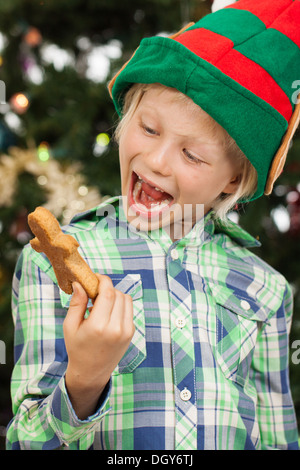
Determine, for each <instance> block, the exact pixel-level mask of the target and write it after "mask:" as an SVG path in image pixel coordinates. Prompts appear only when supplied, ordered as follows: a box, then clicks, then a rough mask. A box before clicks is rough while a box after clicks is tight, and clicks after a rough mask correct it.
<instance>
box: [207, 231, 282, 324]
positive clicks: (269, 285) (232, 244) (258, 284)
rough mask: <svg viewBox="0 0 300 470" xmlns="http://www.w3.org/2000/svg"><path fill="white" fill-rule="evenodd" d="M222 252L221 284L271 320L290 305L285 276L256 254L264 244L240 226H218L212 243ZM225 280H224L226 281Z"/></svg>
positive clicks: (219, 279) (219, 272)
mask: <svg viewBox="0 0 300 470" xmlns="http://www.w3.org/2000/svg"><path fill="white" fill-rule="evenodd" d="M212 243H213V245H214V246H215V248H214V250H216V251H217V252H218V253H220V256H219V266H218V268H219V271H218V284H219V286H220V285H222V287H224V288H225V289H230V291H231V292H234V294H235V295H236V296H238V297H240V298H241V299H242V298H243V299H246V300H249V302H250V303H253V304H256V305H257V306H260V307H261V308H262V309H263V310H264V311H265V314H266V317H267V318H270V317H271V316H272V315H273V314H274V313H275V312H276V311H278V309H280V308H281V306H282V304H283V303H290V299H291V288H290V286H289V283H288V282H287V280H286V279H285V277H284V276H283V275H282V274H281V273H279V272H278V271H277V270H276V269H275V268H274V267H272V266H271V265H270V264H269V263H267V262H266V261H265V260H263V259H262V258H261V257H259V256H258V255H257V254H255V253H254V252H253V250H252V249H253V248H255V247H258V246H260V243H259V242H258V241H257V240H256V239H255V238H253V237H252V236H251V235H249V234H248V233H247V232H246V231H245V230H244V229H242V228H241V227H239V226H238V225H237V224H234V223H233V222H230V224H229V225H227V226H226V227H225V228H222V227H218V229H217V230H216V232H215V236H214V237H213V240H212ZM222 279H223V280H224V281H222Z"/></svg>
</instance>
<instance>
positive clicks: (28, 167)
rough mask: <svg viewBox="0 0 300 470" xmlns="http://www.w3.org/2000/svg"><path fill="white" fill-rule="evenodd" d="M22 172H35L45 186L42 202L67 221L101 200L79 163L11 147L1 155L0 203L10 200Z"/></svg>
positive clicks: (62, 219)
mask: <svg viewBox="0 0 300 470" xmlns="http://www.w3.org/2000/svg"><path fill="white" fill-rule="evenodd" d="M23 172H28V173H31V174H32V175H34V177H35V178H36V181H37V183H38V184H39V185H41V186H42V187H43V188H44V189H45V191H46V193H47V198H48V200H47V203H46V204H45V205H44V206H45V207H47V209H49V210H50V211H51V212H52V213H53V214H54V215H55V216H56V217H57V218H60V219H61V221H62V223H68V222H69V221H70V219H71V218H72V217H73V216H74V215H75V214H77V213H79V212H83V211H85V210H88V209H90V208H92V207H95V206H96V205H97V204H99V203H100V202H101V200H102V197H101V195H100V194H99V191H98V189H97V188H94V187H89V186H88V185H87V184H86V181H85V178H84V177H83V175H82V174H81V166H80V164H79V163H72V164H68V165H66V164H64V165H62V164H60V163H59V162H58V161H57V160H55V159H54V158H49V160H48V161H46V162H43V161H40V160H39V158H38V152H37V150H36V149H25V150H24V149H21V148H18V147H11V148H10V149H9V152H8V155H6V154H5V155H0V181H1V185H0V206H6V207H8V206H9V205H10V204H11V203H12V201H13V198H14V194H15V191H16V187H17V181H18V176H19V175H20V174H22V173H23Z"/></svg>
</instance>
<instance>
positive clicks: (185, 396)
mask: <svg viewBox="0 0 300 470" xmlns="http://www.w3.org/2000/svg"><path fill="white" fill-rule="evenodd" d="M191 396H192V394H191V392H190V391H189V390H188V389H187V388H186V387H185V388H184V389H183V390H181V392H180V398H181V400H183V401H189V400H190V399H191Z"/></svg>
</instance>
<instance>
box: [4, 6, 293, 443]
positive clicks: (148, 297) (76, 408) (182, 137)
mask: <svg viewBox="0 0 300 470" xmlns="http://www.w3.org/2000/svg"><path fill="white" fill-rule="evenodd" d="M273 3H274V2H271V1H270V0H256V1H255V2H252V1H249V0H241V1H239V2H237V3H236V4H234V5H232V6H230V7H229V8H226V9H224V10H220V11H219V12H216V13H213V14H212V15H208V16H207V17H205V18H203V19H202V20H200V22H198V23H196V24H195V25H193V26H190V27H189V28H188V29H187V30H185V31H181V32H180V33H179V34H178V35H175V36H173V37H172V38H160V37H155V38H150V39H146V40H144V41H143V42H142V43H141V45H140V47H139V49H138V50H137V51H136V52H135V54H134V56H133V58H132V59H131V60H130V61H129V62H128V63H127V64H126V65H125V67H124V68H123V69H122V70H121V72H120V74H118V75H117V77H115V79H114V80H113V81H112V83H111V86H110V90H111V92H112V96H113V99H114V103H115V106H116V108H117V110H118V112H119V113H120V114H122V121H121V123H120V125H119V128H118V130H117V139H118V141H119V146H120V150H119V153H120V168H121V180H122V203H123V204H122V205H120V204H119V199H118V198H115V199H113V200H110V201H109V202H106V203H104V204H103V205H102V206H100V208H98V209H97V210H96V209H95V210H92V211H89V212H88V213H87V214H83V215H79V216H78V217H76V218H75V219H73V221H72V222H71V224H70V226H68V227H66V231H67V232H68V233H71V234H72V235H73V236H74V237H75V238H76V239H77V240H78V242H79V243H80V246H81V252H82V254H83V256H84V257H85V258H86V260H87V261H88V263H89V265H90V266H91V268H92V269H93V270H94V271H95V272H97V273H99V274H98V275H99V278H100V288H99V295H98V297H97V298H96V301H95V303H94V305H93V306H90V307H89V304H88V299H87V296H86V294H85V292H84V290H83V289H82V288H81V286H80V285H79V284H77V283H74V286H73V288H74V293H73V296H72V297H71V298H70V296H68V295H66V294H64V293H63V292H62V291H61V290H60V289H59V288H58V286H57V282H56V279H55V276H54V274H53V269H52V267H51V265H50V263H49V262H48V260H47V259H46V258H45V257H44V256H42V255H40V254H37V253H33V252H32V250H31V248H30V247H26V248H25V249H24V251H23V254H22V257H21V258H20V260H19V261H18V265H17V267H16V275H15V278H14V287H13V294H14V295H13V305H14V315H15V321H16V340H15V342H16V366H15V370H14V373H13V377H12V394H13V400H14V412H15V418H14V420H13V421H12V423H11V424H10V427H9V429H8V448H13V449H14V448H22V449H25V448H29V449H30V448H33V449H55V448H60V447H64V446H65V447H66V446H67V447H69V448H71V449H77V448H79V449H87V448H93V449H155V450H158V449H177V450H192V449H271V448H277V449H293V448H297V427H296V419H295V414H294V408H293V403H292V399H291V393H290V389H289V379H288V332H289V329H290V323H291V314H292V311H291V306H292V299H291V292H290V288H289V286H288V284H287V282H286V280H285V279H284V278H283V277H282V276H281V275H280V274H279V273H277V272H276V271H274V270H273V269H272V268H271V267H270V266H268V265H266V264H265V263H264V262H263V261H261V260H260V259H258V258H257V257H256V256H255V255H254V254H252V253H251V252H250V251H248V249H247V248H248V247H253V246H256V245H257V242H256V241H255V240H254V239H253V238H252V237H251V236H250V235H248V234H247V233H245V232H244V231H243V230H242V229H241V228H239V227H238V226H236V225H235V224H233V223H232V222H230V221H228V220H226V219H225V214H226V212H228V210H230V208H232V207H233V206H234V205H235V203H236V202H237V201H240V200H250V199H254V198H257V197H259V196H261V195H262V194H263V192H264V191H269V190H270V188H272V185H273V182H274V180H275V178H276V176H277V171H278V166H279V164H278V161H279V162H280V165H282V160H284V156H285V148H284V149H283V150H282V148H281V149H279V151H278V148H279V146H280V143H281V141H282V139H283V145H284V146H288V140H289V138H290V135H292V134H293V132H294V130H295V127H296V124H297V119H298V112H299V111H298V110H299V106H298V107H295V103H293V102H292V100H291V98H290V95H291V93H290V92H291V89H290V88H291V86H292V83H291V81H292V80H295V79H296V78H297V77H296V76H295V73H296V72H298V73H299V71H300V67H299V64H300V53H299V46H300V40H299V33H298V31H299V28H298V25H299V19H300V9H299V7H300V2H299V1H292V0H278V1H277V2H276V5H275V6H274V4H273ZM271 25H272V27H270V26H271ZM270 41H271V42H270ZM297 41H298V42H297ZM270 44H272V50H271V49H270V48H269V45H270ZM282 44H283V45H282ZM263 46H265V47H266V48H268V54H269V55H268V54H265V53H261V47H263ZM272 54H274V56H273V58H274V57H276V58H277V59H278V58H280V62H279V63H276V66H275V65H274V64H273V62H272V57H271V55H272ZM251 57H252V58H251ZM271 72H272V73H271ZM287 92H289V93H287ZM288 125H289V131H290V130H291V132H288V137H287V140H286V139H285V138H284V135H285V133H286V130H287V127H288ZM275 154H276V156H275V157H274V155H275ZM87 307H89V310H88V314H86V310H87Z"/></svg>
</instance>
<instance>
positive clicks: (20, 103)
mask: <svg viewBox="0 0 300 470" xmlns="http://www.w3.org/2000/svg"><path fill="white" fill-rule="evenodd" d="M10 105H11V107H12V108H13V110H14V111H15V112H16V113H18V114H23V113H25V111H27V108H28V106H29V100H28V98H27V96H25V95H24V94H23V93H15V94H14V95H13V96H12V97H11V99H10Z"/></svg>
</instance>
